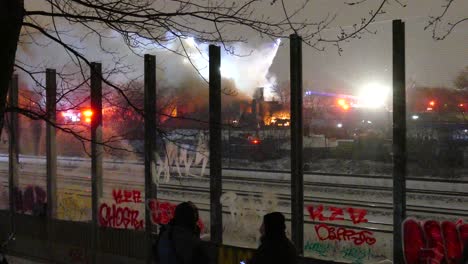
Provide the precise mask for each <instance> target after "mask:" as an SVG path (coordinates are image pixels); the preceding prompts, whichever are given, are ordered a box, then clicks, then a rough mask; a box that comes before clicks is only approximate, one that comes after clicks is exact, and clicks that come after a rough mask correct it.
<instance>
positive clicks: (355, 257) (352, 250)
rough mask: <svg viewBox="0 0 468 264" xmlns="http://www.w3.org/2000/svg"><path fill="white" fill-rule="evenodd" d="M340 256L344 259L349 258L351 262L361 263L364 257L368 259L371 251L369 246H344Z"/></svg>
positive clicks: (354, 263)
mask: <svg viewBox="0 0 468 264" xmlns="http://www.w3.org/2000/svg"><path fill="white" fill-rule="evenodd" d="M340 253H341V257H342V258H343V259H346V260H351V261H352V262H351V263H353V264H362V263H364V260H365V259H370V257H371V256H372V251H371V249H370V248H368V249H363V248H360V247H359V248H357V247H345V248H343V249H341V251H340Z"/></svg>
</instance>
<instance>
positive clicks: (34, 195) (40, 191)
mask: <svg viewBox="0 0 468 264" xmlns="http://www.w3.org/2000/svg"><path fill="white" fill-rule="evenodd" d="M14 197H15V206H16V211H17V212H19V213H27V214H32V215H39V216H44V215H45V214H46V205H47V192H46V191H45V190H44V188H42V187H40V186H37V185H28V186H26V188H24V189H23V190H21V189H20V188H18V187H15V188H14Z"/></svg>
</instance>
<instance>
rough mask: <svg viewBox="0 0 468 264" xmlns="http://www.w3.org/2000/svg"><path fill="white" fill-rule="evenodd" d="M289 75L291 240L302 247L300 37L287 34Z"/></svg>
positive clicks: (302, 184)
mask: <svg viewBox="0 0 468 264" xmlns="http://www.w3.org/2000/svg"><path fill="white" fill-rule="evenodd" d="M290 60H291V62H290V63H291V65H290V75H291V102H290V104H291V215H292V216H291V229H292V240H293V242H294V244H295V245H296V248H297V249H298V250H299V254H302V252H303V248H304V246H303V245H304V168H303V156H302V153H303V151H302V134H303V129H302V38H301V37H300V36H298V35H296V34H293V35H291V36H290Z"/></svg>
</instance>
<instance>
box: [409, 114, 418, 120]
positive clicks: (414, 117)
mask: <svg viewBox="0 0 468 264" xmlns="http://www.w3.org/2000/svg"><path fill="white" fill-rule="evenodd" d="M411 118H412V119H413V120H417V119H419V116H418V115H413V116H412V117H411Z"/></svg>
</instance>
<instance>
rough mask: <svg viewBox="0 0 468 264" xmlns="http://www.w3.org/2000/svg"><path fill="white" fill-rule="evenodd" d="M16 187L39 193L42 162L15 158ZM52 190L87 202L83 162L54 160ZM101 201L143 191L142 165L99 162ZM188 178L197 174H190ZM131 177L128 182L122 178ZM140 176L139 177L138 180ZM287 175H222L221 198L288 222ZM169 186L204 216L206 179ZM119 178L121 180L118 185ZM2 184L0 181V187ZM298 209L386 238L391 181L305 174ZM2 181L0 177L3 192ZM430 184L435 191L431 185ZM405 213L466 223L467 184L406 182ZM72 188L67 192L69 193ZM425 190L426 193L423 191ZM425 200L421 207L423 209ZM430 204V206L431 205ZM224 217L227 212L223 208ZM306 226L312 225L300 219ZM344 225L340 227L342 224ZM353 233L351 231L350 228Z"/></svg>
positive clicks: (1, 167) (165, 190)
mask: <svg viewBox="0 0 468 264" xmlns="http://www.w3.org/2000/svg"><path fill="white" fill-rule="evenodd" d="M20 164H21V167H20V177H21V178H20V187H21V185H23V186H26V185H28V183H31V182H34V183H37V182H43V186H44V187H45V158H41V157H39V158H38V157H28V156H21V157H20ZM58 166H59V167H58V185H59V186H62V191H64V192H69V193H76V194H78V195H83V196H90V190H91V182H90V177H89V175H90V162H89V159H80V158H59V160H58ZM103 166H104V180H103V182H104V185H105V189H104V198H107V199H111V198H112V189H113V188H122V186H125V188H134V189H139V190H144V179H143V175H144V174H143V172H144V170H143V168H144V166H143V163H142V162H138V161H129V162H123V161H107V160H106V161H105V162H104V164H103ZM7 169H8V163H7V156H5V155H0V175H5V176H6V175H8V171H7ZM193 173H195V174H197V173H199V169H198V168H193ZM129 174H131V176H132V177H128V176H129ZM138 175H140V176H141V177H138ZM289 176H290V174H289V172H285V171H268V170H256V171H252V170H245V169H223V192H229V191H230V192H235V193H236V194H237V195H238V196H239V197H250V196H254V197H259V196H260V195H261V193H262V192H264V191H265V190H268V191H272V192H274V193H275V194H276V197H277V199H278V202H279V203H278V204H279V208H278V210H279V211H282V212H284V213H285V215H286V217H287V218H288V219H289V218H290V212H289V208H290V207H289V206H290V193H289V192H290V188H289V186H290V185H289V184H290V182H289V180H288V178H289ZM171 177H172V179H171V181H170V182H169V183H161V184H160V188H159V192H158V197H159V198H160V199H164V200H170V201H173V202H179V201H183V200H184V199H186V198H187V197H191V198H193V197H198V199H197V205H199V207H200V210H201V211H202V212H205V213H208V211H209V208H210V205H209V178H208V177H206V176H205V177H179V176H175V175H173V176H171ZM124 178H125V179H124ZM2 179H3V181H2ZM304 180H305V182H304V203H305V204H306V205H307V204H314V205H317V204H323V205H324V206H338V207H357V208H363V209H366V210H367V211H368V219H369V222H368V223H367V224H366V226H364V227H360V228H362V229H367V230H379V231H381V232H385V233H388V232H391V230H392V223H391V221H388V220H391V219H392V217H389V215H391V214H392V211H393V204H392V187H391V185H392V178H391V176H386V175H347V174H326V173H306V174H305V175H304ZM6 181H7V177H0V184H2V185H3V186H5V187H6V185H7V182H6ZM434 184H435V185H434ZM407 186H408V189H407V201H408V205H407V210H408V213H409V215H417V216H420V217H439V218H443V217H450V218H466V217H468V208H467V206H466V204H468V182H466V181H462V180H453V181H444V180H440V179H426V178H414V177H411V178H408V181H407ZM70 187H72V188H70ZM428 187H429V188H428ZM428 197H430V198H431V200H428V201H427V203H424V201H425V200H426V199H428ZM431 203H432V204H431ZM223 210H224V213H225V214H229V211H228V208H227V207H224V208H223ZM305 222H306V224H313V223H314V221H311V220H309V219H308V218H307V217H306V218H305ZM345 225H346V224H345ZM353 228H355V227H354V226H353Z"/></svg>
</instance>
